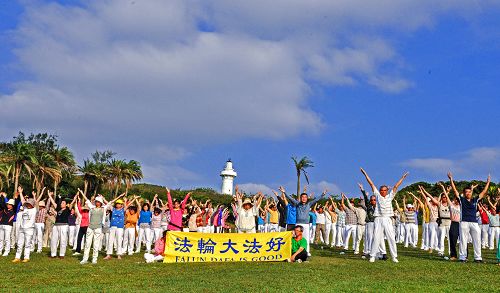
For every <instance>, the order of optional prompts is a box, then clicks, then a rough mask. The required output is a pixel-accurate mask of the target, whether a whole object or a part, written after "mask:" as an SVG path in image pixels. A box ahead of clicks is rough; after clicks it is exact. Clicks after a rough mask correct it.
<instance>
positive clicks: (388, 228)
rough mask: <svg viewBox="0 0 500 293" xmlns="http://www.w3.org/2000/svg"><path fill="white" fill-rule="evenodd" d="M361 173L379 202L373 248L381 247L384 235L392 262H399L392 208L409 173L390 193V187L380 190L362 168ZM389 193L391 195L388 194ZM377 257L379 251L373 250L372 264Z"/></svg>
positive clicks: (375, 214) (383, 186)
mask: <svg viewBox="0 0 500 293" xmlns="http://www.w3.org/2000/svg"><path fill="white" fill-rule="evenodd" d="M361 173H363V175H364V176H365V178H366V181H367V182H368V184H370V187H371V188H372V190H373V195H374V196H375V198H376V200H377V204H376V207H375V213H374V216H375V221H374V222H375V230H374V233H373V234H374V235H373V244H372V247H379V245H380V243H381V242H382V241H384V234H385V236H386V238H387V242H388V243H389V250H390V251H391V256H392V261H393V262H398V258H397V257H398V252H397V248H396V238H395V235H394V226H393V224H392V219H391V218H392V216H393V215H394V212H393V208H392V200H393V199H394V197H395V196H396V192H397V190H398V188H399V186H400V185H401V183H403V180H404V179H405V178H406V177H407V176H408V172H406V173H404V174H403V176H402V177H401V179H399V181H398V182H397V183H396V184H395V185H394V187H393V188H392V190H391V191H390V192H389V187H388V186H386V185H382V186H381V187H380V189H379V190H377V187H376V186H375V184H374V183H373V181H372V180H371V179H370V177H369V176H368V174H367V173H366V172H365V170H363V168H361ZM388 192H389V193H388ZM376 255H377V250H376V249H372V251H371V252H370V262H375V256H376Z"/></svg>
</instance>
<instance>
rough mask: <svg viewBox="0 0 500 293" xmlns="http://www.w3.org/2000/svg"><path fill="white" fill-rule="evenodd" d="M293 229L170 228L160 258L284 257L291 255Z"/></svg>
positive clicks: (232, 260) (169, 261) (247, 258)
mask: <svg viewBox="0 0 500 293" xmlns="http://www.w3.org/2000/svg"><path fill="white" fill-rule="evenodd" d="M291 249H292V232H275V233H249V234H236V233H216V234H213V233H192V232H176V231H169V232H168V233H167V241H166V245H165V258H164V260H163V262H165V263H173V262H234V261H284V260H287V259H289V258H290V256H291Z"/></svg>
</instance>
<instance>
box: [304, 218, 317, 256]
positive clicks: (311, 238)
mask: <svg viewBox="0 0 500 293" xmlns="http://www.w3.org/2000/svg"><path fill="white" fill-rule="evenodd" d="M306 235H309V239H308V241H307V243H308V246H307V252H309V243H311V242H314V237H315V236H316V225H312V224H311V225H309V234H306Z"/></svg>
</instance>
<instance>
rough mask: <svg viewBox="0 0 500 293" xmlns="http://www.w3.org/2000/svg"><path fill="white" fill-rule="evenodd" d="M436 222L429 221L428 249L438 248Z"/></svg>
mask: <svg viewBox="0 0 500 293" xmlns="http://www.w3.org/2000/svg"><path fill="white" fill-rule="evenodd" d="M438 228H439V227H438V224H437V223H436V222H430V223H429V234H428V235H429V248H430V249H435V250H437V249H439V242H438V231H439V230H438Z"/></svg>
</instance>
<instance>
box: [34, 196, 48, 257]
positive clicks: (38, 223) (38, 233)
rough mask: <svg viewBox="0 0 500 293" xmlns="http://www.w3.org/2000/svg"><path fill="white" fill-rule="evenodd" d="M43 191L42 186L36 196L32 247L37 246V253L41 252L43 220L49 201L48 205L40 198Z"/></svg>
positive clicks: (45, 216) (45, 217)
mask: <svg viewBox="0 0 500 293" xmlns="http://www.w3.org/2000/svg"><path fill="white" fill-rule="evenodd" d="M44 192H45V187H44V188H42V191H41V192H40V195H39V196H38V197H37V198H36V206H37V213H36V217H35V235H34V236H33V240H34V241H33V249H34V248H36V247H37V246H38V248H37V251H36V252H37V253H41V252H42V244H43V233H44V230H45V220H46V219H47V211H48V210H49V208H50V203H49V204H48V205H46V204H45V201H43V200H42V197H43V193H44Z"/></svg>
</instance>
